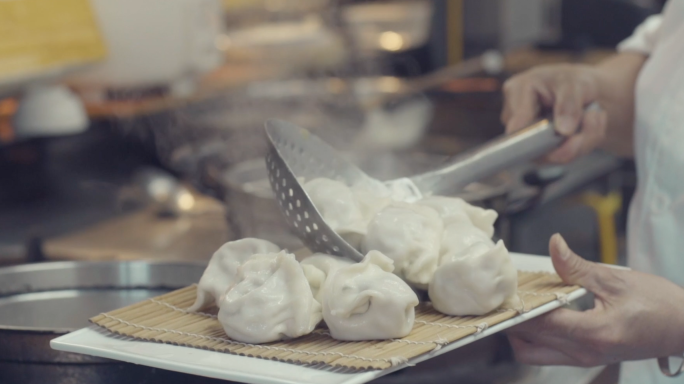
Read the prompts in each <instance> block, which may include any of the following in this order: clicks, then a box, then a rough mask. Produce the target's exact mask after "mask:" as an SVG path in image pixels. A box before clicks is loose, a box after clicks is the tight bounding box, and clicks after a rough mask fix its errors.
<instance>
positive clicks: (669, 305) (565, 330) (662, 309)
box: [508, 234, 684, 367]
mask: <svg viewBox="0 0 684 384" xmlns="http://www.w3.org/2000/svg"><path fill="white" fill-rule="evenodd" d="M549 248H550V251H551V258H552V260H553V265H554V268H555V269H556V272H557V273H558V275H559V276H560V277H561V278H562V279H563V281H564V282H566V283H568V284H577V285H581V286H583V287H585V288H586V289H588V290H589V291H591V292H593V293H594V295H595V302H594V304H595V305H594V308H593V309H591V310H588V311H584V312H578V311H573V310H570V309H565V308H561V309H557V310H555V311H552V312H549V313H548V314H546V315H543V316H540V317H537V318H535V319H532V320H530V321H527V322H524V323H522V324H520V325H518V326H516V327H514V328H511V329H510V330H509V331H508V338H509V340H510V342H511V346H512V347H513V350H514V353H515V356H516V359H517V360H518V361H520V362H521V363H524V364H533V365H574V366H583V367H591V366H598V365H606V364H611V363H615V362H619V361H625V360H642V359H648V358H655V357H662V356H674V355H681V354H682V352H684V305H682V303H684V289H683V288H682V287H680V286H678V285H676V284H674V283H671V282H670V281H668V280H666V279H664V278H661V277H658V276H655V275H649V274H645V273H640V272H635V271H628V270H618V269H613V268H609V267H606V266H603V265H600V264H596V263H592V262H589V261H586V260H584V259H582V258H581V257H579V256H577V255H576V254H575V253H573V252H572V251H571V250H570V249H569V248H568V246H567V244H566V243H565V241H564V240H563V238H562V237H561V236H560V235H558V234H556V235H554V236H553V237H551V241H550V245H549Z"/></svg>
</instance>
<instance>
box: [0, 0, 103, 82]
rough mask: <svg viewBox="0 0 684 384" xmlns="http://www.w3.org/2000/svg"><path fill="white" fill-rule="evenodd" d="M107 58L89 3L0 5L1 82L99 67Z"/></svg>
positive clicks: (38, 0) (34, 0)
mask: <svg viewBox="0 0 684 384" xmlns="http://www.w3.org/2000/svg"><path fill="white" fill-rule="evenodd" d="M112 1H116V0H112ZM106 54H107V49H106V46H105V42H104V40H103V38H102V35H101V33H100V30H99V28H98V24H97V19H96V18H95V15H94V13H93V11H92V9H91V5H90V1H89V0H2V1H0V81H2V80H3V79H7V78H21V77H25V76H32V75H35V74H40V73H43V72H46V71H49V70H51V69H55V68H63V67H70V66H76V65H82V64H87V63H91V62H95V61H99V60H101V59H103V58H105V56H106Z"/></svg>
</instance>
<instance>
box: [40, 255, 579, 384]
mask: <svg viewBox="0 0 684 384" xmlns="http://www.w3.org/2000/svg"><path fill="white" fill-rule="evenodd" d="M511 256H512V259H513V263H514V264H515V266H516V268H518V270H522V271H547V272H553V271H554V269H553V265H552V264H551V259H550V258H549V257H542V256H531V255H521V254H512V255H511ZM586 293H587V291H586V290H584V289H579V290H577V291H575V292H572V293H571V294H570V295H568V298H569V299H570V300H576V299H578V298H580V297H582V296H584V295H585V294H586ZM561 305H562V303H561V302H559V301H558V300H554V301H552V302H550V303H547V304H544V305H542V306H541V307H538V308H535V309H533V310H531V311H530V312H527V313H524V314H521V315H520V316H516V317H514V318H512V319H510V320H507V321H504V322H502V323H499V324H497V325H495V326H492V327H490V328H488V329H486V330H485V331H483V332H481V333H479V334H473V335H470V336H468V337H465V338H463V339H461V340H458V341H456V342H453V343H451V344H449V345H446V346H444V347H443V348H441V349H439V350H437V351H432V352H429V353H426V354H424V355H422V356H418V357H416V358H413V359H411V360H410V361H409V363H408V364H406V365H402V366H397V367H393V368H390V369H385V370H377V371H368V372H361V373H336V372H330V371H327V370H322V369H315V368H309V367H303V366H299V365H294V364H288V363H281V362H277V361H271V360H264V359H257V358H252V357H244V356H237V355H231V354H228V353H220V352H213V351H205V350H201V349H195V348H188V347H179V346H175V345H168V344H161V343H154V342H146V341H137V340H134V339H132V338H128V337H122V336H116V335H113V334H111V333H109V332H107V331H105V330H103V329H101V328H99V327H97V326H95V325H93V326H90V327H88V328H84V329H81V330H78V331H75V332H72V333H70V334H68V335H64V336H62V337H59V338H57V339H54V340H52V341H51V342H50V346H52V348H53V349H56V350H60V351H67V352H75V353H83V354H86V355H92V356H99V357H104V358H108V359H114V360H121V361H126V362H129V363H135V364H142V365H147V366H150V367H155V368H161V369H168V370H171V371H177V372H183V373H189V374H193V375H200V376H207V377H213V378H217V379H224V380H232V381H238V382H245V383H251V384H361V383H366V382H368V381H371V380H374V379H377V378H378V377H380V376H384V375H387V374H388V373H391V372H394V371H396V370H399V369H402V368H405V367H406V366H407V365H409V364H417V363H420V362H421V361H425V360H427V359H430V358H432V357H435V356H439V355H441V354H443V353H446V352H449V351H453V350H454V349H456V348H460V347H462V346H464V345H466V344H470V343H472V342H473V341H476V340H479V339H481V338H484V337H487V336H490V335H492V334H494V333H497V332H500V331H502V330H504V329H506V328H509V327H512V326H514V325H516V324H519V323H522V322H523V321H526V320H529V319H531V318H534V317H537V316H539V315H541V314H544V313H546V312H549V311H551V310H553V309H556V308H558V307H560V306H561Z"/></svg>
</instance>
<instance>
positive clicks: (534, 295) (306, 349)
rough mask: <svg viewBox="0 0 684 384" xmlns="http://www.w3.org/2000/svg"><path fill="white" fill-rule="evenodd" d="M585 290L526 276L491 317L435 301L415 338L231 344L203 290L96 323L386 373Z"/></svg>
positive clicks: (324, 337)
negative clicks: (515, 303) (450, 311)
mask: <svg viewBox="0 0 684 384" xmlns="http://www.w3.org/2000/svg"><path fill="white" fill-rule="evenodd" d="M577 289H579V287H577V286H568V285H565V284H564V283H563V282H562V281H561V280H560V278H559V277H558V276H557V275H556V274H552V273H547V272H519V273H518V294H519V295H520V298H521V299H522V302H523V307H522V308H520V309H499V310H496V311H493V312H491V313H489V314H487V315H484V316H465V317H457V316H447V315H444V314H442V313H439V312H437V311H436V310H434V309H433V308H432V307H431V305H430V304H429V303H421V304H420V305H419V306H418V307H417V308H416V320H415V324H414V326H413V330H412V331H411V333H410V334H409V335H408V336H406V337H404V338H402V339H391V340H375V341H354V342H350V341H339V340H335V339H333V338H332V337H331V336H330V334H329V333H328V331H327V329H325V328H324V327H321V328H317V329H316V330H314V332H312V333H311V334H309V335H306V336H302V337H300V338H297V339H292V340H286V341H280V342H274V343H269V344H262V345H253V344H247V343H241V342H237V341H234V340H231V339H229V338H228V337H227V336H226V334H225V333H224V331H223V328H222V327H221V324H220V323H219V322H218V320H217V319H216V313H217V308H212V309H209V310H207V311H206V312H201V313H199V312H198V313H196V312H189V311H187V310H186V309H185V308H188V307H189V306H190V305H192V303H193V302H194V301H195V295H196V290H197V287H196V286H194V285H193V286H190V287H186V288H182V289H179V290H177V291H173V292H170V293H168V294H165V295H162V296H158V297H156V298H153V299H149V300H146V301H143V302H140V303H137V304H134V305H131V306H128V307H125V308H121V309H118V310H115V311H111V312H108V313H102V314H100V315H98V316H95V317H93V318H91V319H90V321H91V322H92V323H94V324H97V325H99V326H100V327H103V328H105V329H107V330H108V331H110V332H113V333H115V334H118V335H122V336H129V337H132V338H134V339H138V340H145V341H153V342H159V343H166V344H173V345H180V346H187V347H194V348H201V349H207V350H212V351H216V352H224V353H231V354H237V355H241V356H249V357H257V358H262V359H270V360H276V361H281V362H287V363H294V364H300V365H307V366H317V367H323V368H332V369H345V370H352V371H359V370H373V369H386V368H390V367H392V366H395V365H399V364H404V363H406V362H407V361H408V360H409V359H411V358H413V357H416V356H420V355H422V354H424V353H427V352H430V351H432V350H436V349H440V348H442V346H444V345H447V344H449V343H452V342H454V341H457V340H459V339H462V338H464V337H466V336H469V335H472V334H474V333H480V332H482V331H484V330H485V329H487V328H488V327H491V326H493V325H496V324H498V323H501V322H503V321H506V320H508V319H511V318H513V317H515V316H517V315H518V314H519V313H520V312H527V311H529V310H532V309H534V308H537V307H539V306H541V305H544V304H546V303H549V302H551V301H554V300H560V301H564V300H567V295H568V294H569V293H571V292H573V291H575V290H577Z"/></svg>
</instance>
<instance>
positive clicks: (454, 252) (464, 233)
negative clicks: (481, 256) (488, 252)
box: [440, 221, 494, 264]
mask: <svg viewBox="0 0 684 384" xmlns="http://www.w3.org/2000/svg"><path fill="white" fill-rule="evenodd" d="M475 244H483V245H486V246H487V247H489V248H493V247H494V242H493V241H492V240H491V238H490V237H489V236H488V235H487V234H486V233H485V232H483V231H482V230H481V229H480V228H477V227H475V226H474V225H472V224H471V223H470V221H453V222H451V224H448V225H445V227H444V232H443V234H442V243H441V256H440V264H441V263H443V261H442V260H448V259H450V258H452V257H454V256H458V255H460V254H462V253H463V252H465V251H466V250H467V249H469V248H470V247H472V246H473V245H475Z"/></svg>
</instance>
